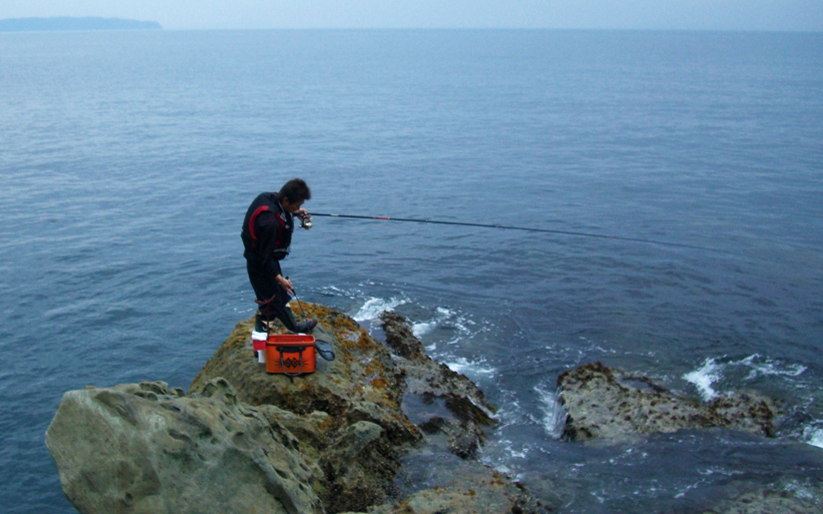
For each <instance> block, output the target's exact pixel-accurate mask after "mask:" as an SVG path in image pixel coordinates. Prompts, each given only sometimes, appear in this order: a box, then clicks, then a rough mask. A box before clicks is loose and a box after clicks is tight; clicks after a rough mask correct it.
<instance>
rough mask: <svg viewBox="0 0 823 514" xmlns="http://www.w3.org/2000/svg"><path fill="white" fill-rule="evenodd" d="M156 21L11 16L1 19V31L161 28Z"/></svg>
mask: <svg viewBox="0 0 823 514" xmlns="http://www.w3.org/2000/svg"><path fill="white" fill-rule="evenodd" d="M162 28H163V27H161V26H160V24H159V23H157V22H156V21H138V20H124V19H121V18H93V17H90V18H69V17H57V18H9V19H5V20H0V32H40V31H61V30H160V29H162Z"/></svg>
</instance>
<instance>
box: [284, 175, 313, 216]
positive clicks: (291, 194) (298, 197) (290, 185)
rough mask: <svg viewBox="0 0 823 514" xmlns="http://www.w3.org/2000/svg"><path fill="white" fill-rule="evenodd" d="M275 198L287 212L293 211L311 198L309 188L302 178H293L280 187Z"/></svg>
mask: <svg viewBox="0 0 823 514" xmlns="http://www.w3.org/2000/svg"><path fill="white" fill-rule="evenodd" d="M277 200H278V201H279V202H280V205H282V206H283V208H284V209H286V210H287V211H288V212H294V211H296V210H297V209H299V208H300V206H301V205H303V202H305V201H306V200H311V189H309V186H307V185H306V182H305V181H304V180H303V179H299V178H293V179H291V180H289V181H288V182H286V183H285V184H283V187H281V188H280V192H279V193H277Z"/></svg>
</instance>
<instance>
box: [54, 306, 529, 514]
mask: <svg viewBox="0 0 823 514" xmlns="http://www.w3.org/2000/svg"><path fill="white" fill-rule="evenodd" d="M303 307H304V308H305V309H306V314H307V315H309V316H311V317H315V318H317V319H319V320H320V325H319V326H318V327H317V328H316V329H315V332H314V333H315V336H316V337H317V338H318V339H322V340H324V341H328V342H329V343H330V344H331V345H332V347H333V349H334V351H335V353H336V355H337V358H336V359H335V360H334V361H330V362H327V361H324V360H322V359H318V360H317V363H316V371H315V372H314V373H312V374H307V375H303V376H300V377H297V378H295V379H293V380H292V379H289V378H288V377H286V376H283V375H277V374H269V373H267V372H266V370H265V366H263V365H260V364H257V362H256V359H255V358H254V357H253V350H252V345H251V329H252V324H253V323H252V320H246V321H242V322H240V323H238V325H237V326H236V327H235V330H234V331H233V332H232V334H231V335H230V336H229V338H228V339H227V340H226V342H225V343H224V344H223V345H222V346H221V347H220V348H219V349H218V350H217V351H216V352H215V354H214V356H213V357H212V358H211V359H210V360H209V361H208V362H207V363H206V365H205V366H204V368H203V370H202V371H201V373H200V374H199V375H198V376H197V377H196V378H195V380H194V381H193V382H192V384H191V387H190V388H189V392H188V393H184V392H183V390H181V389H169V388H168V386H167V385H166V384H164V383H162V382H152V383H148V382H146V383H141V384H126V385H120V386H115V387H112V388H106V389H95V388H89V389H88V390H86V391H71V392H69V393H66V395H65V396H64V398H63V401H62V402H61V404H60V407H59V408H58V412H57V414H56V415H55V418H54V420H53V421H52V425H51V426H50V427H49V430H48V432H47V434H46V440H47V445H48V447H49V449H50V450H51V452H52V455H53V456H54V459H55V462H56V463H57V466H58V471H59V473H60V478H61V483H62V484H63V490H64V492H65V494H66V496H67V498H69V500H70V501H71V502H72V504H73V505H75V506H76V507H77V509H78V510H79V511H80V512H83V513H84V514H109V513H118V512H129V513H149V512H150V513H166V512H168V513H172V512H174V513H184V514H185V513H189V512H191V513H195V512H196V513H205V514H208V513H211V512H221V513H223V512H266V513H278V512H288V513H290V514H293V513H295V512H299V513H306V514H310V513H313V512H329V513H336V512H346V511H352V512H354V511H360V512H364V511H366V510H369V511H370V512H374V513H380V512H382V513H388V512H392V513H394V512H397V513H400V512H404V513H410V512H416V513H420V514H422V513H424V512H431V513H434V512H455V513H462V512H466V513H468V512H507V513H508V512H526V513H537V512H543V511H544V510H543V507H541V506H540V505H539V504H537V503H535V502H534V501H533V500H531V497H530V496H529V495H528V493H527V492H526V491H525V489H524V488H523V487H522V486H518V485H517V484H515V483H514V482H513V481H512V480H511V479H510V478H508V477H506V476H504V475H500V474H497V473H495V472H493V471H492V470H490V469H489V468H488V467H486V466H484V465H483V464H481V463H479V462H478V461H476V460H474V458H475V457H476V456H477V454H478V452H479V451H480V446H481V444H482V442H483V440H484V437H485V434H484V428H483V427H486V426H489V425H491V424H492V423H493V422H494V419H493V414H494V408H493V407H492V406H491V405H489V404H488V403H487V402H486V400H485V398H484V396H483V392H482V391H481V390H480V389H479V388H477V386H476V385H475V384H474V383H472V382H471V380H469V379H468V378H466V377H465V376H463V375H460V374H458V373H454V372H452V371H451V370H449V369H448V367H446V366H444V365H442V364H439V363H437V362H435V361H433V360H431V359H430V358H429V357H428V356H426V355H425V352H424V351H423V347H422V344H420V341H419V340H417V339H416V338H414V336H413V335H412V334H411V331H410V330H409V329H408V325H407V324H406V322H405V320H404V319H403V318H401V317H399V316H396V315H385V316H384V323H385V325H384V326H385V328H386V332H387V334H388V335H389V337H390V338H395V339H393V341H395V342H398V341H399V342H400V343H402V344H404V345H407V349H406V350H402V349H398V350H396V351H398V352H400V353H403V355H405V356H404V357H401V356H399V355H397V354H395V355H393V354H392V353H391V352H390V351H389V350H388V348H387V347H386V346H384V345H383V344H381V343H380V342H379V341H376V340H375V339H373V338H372V337H371V336H369V334H368V333H366V332H365V331H364V330H362V329H361V328H360V327H359V326H358V325H357V323H356V322H355V321H354V320H352V319H351V318H350V317H348V316H345V315H344V314H342V313H340V312H337V311H334V310H331V309H327V308H325V307H322V306H317V305H310V304H306V303H304V304H303ZM392 347H393V348H400V347H397V346H392ZM229 384H231V385H229ZM407 412H411V413H412V414H413V416H412V417H414V419H410V417H409V416H408V415H407ZM418 424H419V425H420V426H422V427H424V428H425V429H426V430H427V431H428V432H429V433H428V434H426V433H424V431H423V430H421V428H420V427H418V426H417V425H418ZM457 456H459V457H460V458H458V457H457ZM431 459H434V460H431ZM414 462H416V463H417V468H416V469H423V470H424V472H428V471H436V475H432V476H429V477H427V478H426V480H425V483H426V484H427V486H426V487H427V488H426V489H424V490H420V487H419V486H417V485H415V484H408V477H409V473H405V474H404V472H403V469H404V468H405V466H407V465H408V466H413V464H411V463H414ZM401 476H405V477H406V486H404V487H405V488H404V489H403V490H402V491H401V489H400V488H399V486H398V484H399V483H400V482H402V481H403V479H402V478H400V477H401ZM443 509H446V510H443Z"/></svg>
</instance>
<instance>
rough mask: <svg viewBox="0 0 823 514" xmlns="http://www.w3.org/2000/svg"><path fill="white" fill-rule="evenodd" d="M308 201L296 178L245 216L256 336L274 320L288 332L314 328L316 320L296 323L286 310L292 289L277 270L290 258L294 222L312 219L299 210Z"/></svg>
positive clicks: (302, 184) (305, 188) (257, 202)
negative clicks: (278, 321) (255, 311)
mask: <svg viewBox="0 0 823 514" xmlns="http://www.w3.org/2000/svg"><path fill="white" fill-rule="evenodd" d="M309 199H311V190H310V189H309V186H307V185H306V183H305V182H304V181H303V180H301V179H299V178H295V179H292V180H289V181H288V182H286V183H285V184H284V185H283V187H282V188H281V189H280V192H279V193H262V194H260V195H259V196H258V197H257V198H255V200H254V201H253V202H252V203H251V205H250V206H249V209H248V211H247V212H246V218H245V219H244V220H243V231H242V233H241V237H242V238H243V246H244V247H245V251H244V252H243V256H244V257H245V258H246V269H247V270H248V272H249V281H250V282H251V285H252V287H253V288H254V294H255V295H256V296H257V303H258V304H259V308H258V311H257V315H256V316H255V319H254V329H255V330H256V331H258V332H267V328H269V323H270V322H272V321H273V320H274V319H275V318H277V319H279V320H280V321H281V322H282V323H283V325H284V326H285V327H286V328H287V329H288V330H289V331H291V332H301V333H309V332H311V331H312V330H313V329H314V327H315V325H317V320H316V319H309V320H307V321H304V322H302V323H299V324H298V323H296V322H295V320H294V314H292V312H291V309H290V308H289V306H288V303H289V299H290V297H289V295H294V286H293V285H292V283H291V280H289V279H288V278H287V277H284V276H283V272H282V271H281V269H280V261H281V260H282V259H284V258H285V257H286V256H287V255H288V254H289V247H290V245H291V235H292V231H293V230H294V218H295V217H297V218H299V219H300V220H302V221H304V222H307V221H308V220H309V219H311V218H310V217H309V213H308V212H307V211H306V209H304V208H303V207H302V206H303V202H305V201H306V200H309Z"/></svg>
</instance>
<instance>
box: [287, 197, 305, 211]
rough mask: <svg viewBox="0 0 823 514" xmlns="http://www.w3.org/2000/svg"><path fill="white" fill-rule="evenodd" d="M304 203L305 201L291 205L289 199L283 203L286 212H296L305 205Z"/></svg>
mask: <svg viewBox="0 0 823 514" xmlns="http://www.w3.org/2000/svg"><path fill="white" fill-rule="evenodd" d="M304 201H305V200H300V201H298V202H295V203H291V202H290V201H289V199H288V198H284V199H283V203H282V205H283V209H284V210H285V211H286V212H296V211H297V209H299V208H300V207H301V206H302V205H303V202H304Z"/></svg>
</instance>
